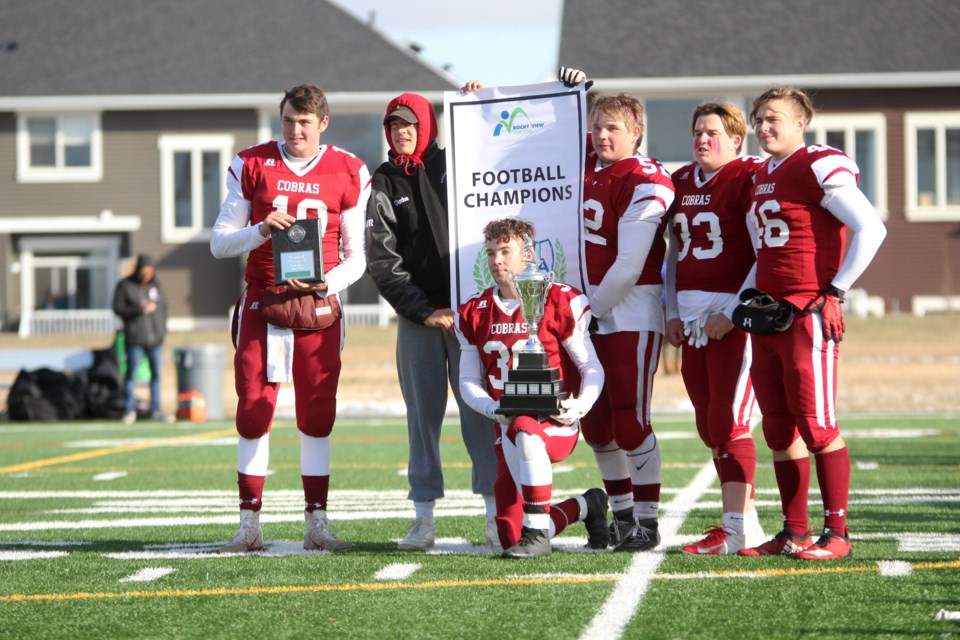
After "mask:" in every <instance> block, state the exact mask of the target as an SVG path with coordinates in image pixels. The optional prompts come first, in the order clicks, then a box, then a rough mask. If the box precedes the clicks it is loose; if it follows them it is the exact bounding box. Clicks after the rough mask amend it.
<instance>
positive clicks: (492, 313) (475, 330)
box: [456, 283, 589, 400]
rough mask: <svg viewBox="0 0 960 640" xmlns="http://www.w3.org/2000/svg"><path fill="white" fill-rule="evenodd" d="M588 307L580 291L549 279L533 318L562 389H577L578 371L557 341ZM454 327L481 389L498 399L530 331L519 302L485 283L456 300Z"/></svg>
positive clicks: (574, 392)
mask: <svg viewBox="0 0 960 640" xmlns="http://www.w3.org/2000/svg"><path fill="white" fill-rule="evenodd" d="M588 309H589V306H588V303H587V297H586V296H585V295H583V294H582V293H580V292H579V291H577V290H576V289H574V288H573V287H571V286H569V285H566V284H561V283H554V284H553V285H552V286H551V287H550V291H549V292H548V293H547V301H546V303H545V304H544V311H543V318H542V319H541V320H540V322H539V323H538V324H537V337H538V338H539V339H540V342H541V343H542V344H543V350H544V352H546V354H547V359H548V361H549V364H550V366H551V367H557V368H559V369H560V376H561V379H562V380H563V381H564V389H565V390H566V391H567V392H568V393H570V394H571V395H574V396H576V395H577V393H578V391H579V389H580V371H579V369H578V367H577V364H576V363H575V362H574V361H573V359H572V358H571V357H570V354H569V353H567V351H566V349H565V348H564V347H563V342H564V341H566V340H569V339H570V338H571V337H575V336H576V334H577V332H578V331H580V329H578V323H579V321H580V318H581V317H582V316H583V315H584V313H586V312H587V311H588ZM456 329H457V338H458V339H459V340H460V343H461V345H471V346H473V347H475V348H476V350H477V353H478V355H479V357H480V363H481V366H482V368H483V377H484V383H485V384H486V387H487V392H488V393H489V394H490V397H492V398H493V399H494V400H499V399H500V396H501V395H502V394H503V383H504V381H505V380H506V378H507V372H508V371H509V370H510V369H511V368H514V367H515V366H516V357H515V356H516V354H517V353H518V352H519V351H520V350H521V349H522V348H523V346H524V344H525V343H526V341H527V338H529V337H530V333H529V330H528V328H527V323H526V321H525V320H524V319H523V314H522V313H521V311H520V306H519V304H518V303H517V301H516V300H504V299H502V298H501V297H500V289H499V287H496V286H494V287H490V288H488V289H486V290H484V291H482V292H480V293H477V294H474V295H473V296H471V297H470V298H469V299H468V300H467V301H466V302H464V303H463V304H462V305H460V307H459V308H458V309H457V316H456ZM584 339H586V336H584Z"/></svg>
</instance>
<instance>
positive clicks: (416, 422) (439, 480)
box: [397, 316, 497, 502]
mask: <svg viewBox="0 0 960 640" xmlns="http://www.w3.org/2000/svg"><path fill="white" fill-rule="evenodd" d="M397 373H398V374H399V376H400V391H401V392H402V393H403V401H404V403H405V404H406V406H407V434H408V438H409V442H410V458H409V466H408V471H407V473H408V480H409V482H410V495H409V496H408V497H409V498H410V499H411V500H414V501H417V502H422V501H427V500H436V499H437V498H442V497H443V469H442V467H441V466H440V427H441V425H442V423H443V416H444V413H445V411H446V407H447V380H449V381H450V386H451V387H452V388H453V395H454V398H456V401H457V405H458V406H459V407H460V432H461V434H462V435H463V442H464V444H466V446H467V453H468V454H469V455H470V460H471V461H472V462H473V492H474V493H479V494H485V495H493V481H494V480H495V479H496V476H497V458H496V455H495V453H494V450H493V439H494V429H493V423H492V422H491V421H490V420H488V419H487V418H486V417H485V416H483V415H481V414H479V413H477V412H476V411H474V410H473V409H471V408H470V407H468V406H467V405H465V404H464V403H463V399H462V398H461V397H460V343H459V342H458V341H457V339H456V338H455V337H449V338H448V337H446V335H445V334H444V333H443V331H441V330H440V329H433V328H430V327H426V326H424V325H421V324H417V323H416V322H413V321H411V320H408V319H406V318H403V317H401V316H398V317H397Z"/></svg>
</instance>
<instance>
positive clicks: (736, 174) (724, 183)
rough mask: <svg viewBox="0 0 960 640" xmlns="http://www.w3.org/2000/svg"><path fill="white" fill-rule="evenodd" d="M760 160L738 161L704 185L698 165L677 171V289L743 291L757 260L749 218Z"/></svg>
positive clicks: (673, 228) (673, 225) (674, 220)
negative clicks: (748, 212) (751, 197)
mask: <svg viewBox="0 0 960 640" xmlns="http://www.w3.org/2000/svg"><path fill="white" fill-rule="evenodd" d="M760 162H761V160H760V158H757V157H754V156H747V157H745V158H738V159H736V160H733V161H731V162H728V163H727V164H725V165H724V166H723V167H721V168H720V170H719V171H718V172H717V173H716V174H714V176H713V177H712V178H710V180H708V181H707V182H701V179H700V176H701V175H702V174H701V172H700V167H699V165H697V163H696V162H691V163H690V164H687V165H684V166H683V167H681V168H680V169H678V170H677V171H675V172H674V174H673V184H674V187H676V190H677V194H676V197H675V198H674V200H673V206H672V207H671V211H670V232H671V233H672V234H673V238H674V242H676V243H677V249H678V253H677V291H687V290H697V291H716V292H721V293H736V292H737V291H739V290H740V286H741V285H742V284H743V280H744V278H746V276H747V273H749V271H750V268H751V267H752V266H753V263H754V261H755V260H756V256H755V255H754V251H753V239H752V238H751V237H750V230H749V229H748V227H747V222H746V214H747V211H749V209H750V189H751V188H752V187H753V174H754V173H755V172H756V170H757V168H758V167H759V166H760Z"/></svg>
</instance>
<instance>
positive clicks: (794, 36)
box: [560, 0, 960, 80]
mask: <svg viewBox="0 0 960 640" xmlns="http://www.w3.org/2000/svg"><path fill="white" fill-rule="evenodd" d="M958 24H960V2H955V1H952V0H639V1H638V0H605V1H604V2H596V1H594V0H565V1H564V5H563V30H562V33H561V39H560V64H561V65H565V66H572V67H576V68H581V69H583V70H584V71H586V72H587V74H588V75H589V76H590V77H592V78H649V79H651V80H652V79H664V80H666V79H677V78H685V77H689V78H694V77H696V78H717V77H740V78H743V77H747V76H763V77H767V78H776V77H778V76H830V75H834V74H837V75H840V74H868V75H870V74H873V75H871V77H875V78H880V76H882V75H884V74H898V73H899V74H909V73H916V72H920V73H921V74H924V75H929V76H931V77H932V76H935V75H936V74H939V73H946V74H948V75H950V76H955V75H956V72H958V71H960V38H958V37H957V36H956V32H955V30H956V26H957V25H958Z"/></svg>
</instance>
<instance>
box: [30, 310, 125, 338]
mask: <svg viewBox="0 0 960 640" xmlns="http://www.w3.org/2000/svg"><path fill="white" fill-rule="evenodd" d="M118 326H119V325H118V324H117V316H116V315H115V314H114V313H113V310H112V309H56V310H53V309H51V310H47V309H38V310H36V311H34V312H32V313H31V314H30V318H29V320H28V321H27V322H21V325H20V337H21V338H28V337H30V336H55V335H69V334H74V333H114V332H116V330H117V327H118Z"/></svg>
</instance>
